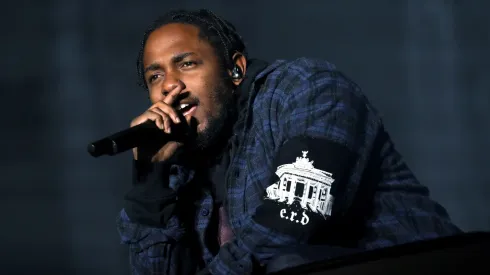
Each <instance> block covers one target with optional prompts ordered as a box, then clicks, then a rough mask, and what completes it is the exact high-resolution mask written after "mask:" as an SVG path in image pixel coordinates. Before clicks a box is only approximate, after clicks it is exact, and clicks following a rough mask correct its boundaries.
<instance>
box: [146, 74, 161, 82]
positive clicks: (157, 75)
mask: <svg viewBox="0 0 490 275" xmlns="http://www.w3.org/2000/svg"><path fill="white" fill-rule="evenodd" d="M159 76H160V75H159V74H154V75H152V76H150V77H149V78H148V83H152V82H153V81H155V80H156V79H157V78H158V77H159Z"/></svg>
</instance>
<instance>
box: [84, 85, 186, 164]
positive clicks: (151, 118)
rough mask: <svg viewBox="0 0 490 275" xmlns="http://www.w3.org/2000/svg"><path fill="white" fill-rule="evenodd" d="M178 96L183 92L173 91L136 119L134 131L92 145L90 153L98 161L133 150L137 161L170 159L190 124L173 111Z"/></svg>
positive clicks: (133, 123) (180, 144)
mask: <svg viewBox="0 0 490 275" xmlns="http://www.w3.org/2000/svg"><path fill="white" fill-rule="evenodd" d="M179 94H180V89H174V90H173V91H172V92H170V93H169V94H168V95H166V96H165V98H164V100H163V101H159V102H157V103H155V104H153V105H152V106H151V107H150V108H148V110H146V111H145V112H144V113H143V114H141V115H140V116H138V117H136V118H135V119H133V121H132V122H131V124H130V126H131V128H129V129H126V130H123V131H121V132H118V133H115V134H113V135H111V136H108V137H106V138H103V139H101V140H98V141H96V142H93V143H91V144H89V148H88V151H89V153H90V154H91V155H92V156H94V157H98V156H100V155H115V154H118V153H121V152H124V151H127V150H129V149H133V156H134V159H145V160H151V161H152V162H159V161H165V160H167V159H169V158H170V157H171V156H173V155H174V153H175V152H176V151H177V149H178V148H180V147H181V146H182V145H183V143H182V141H183V140H184V137H185V136H187V135H188V134H189V123H190V121H189V122H188V121H185V117H183V116H182V115H181V114H180V113H179V112H177V111H176V110H175V109H174V108H173V107H172V105H173V104H174V102H175V101H176V99H177V97H178V95H179Z"/></svg>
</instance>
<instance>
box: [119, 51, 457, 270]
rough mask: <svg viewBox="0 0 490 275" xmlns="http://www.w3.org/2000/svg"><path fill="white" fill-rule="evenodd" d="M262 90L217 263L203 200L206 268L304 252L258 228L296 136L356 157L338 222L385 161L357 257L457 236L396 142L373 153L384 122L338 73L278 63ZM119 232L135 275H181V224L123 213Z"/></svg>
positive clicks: (243, 140) (246, 133)
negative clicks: (375, 162)
mask: <svg viewBox="0 0 490 275" xmlns="http://www.w3.org/2000/svg"><path fill="white" fill-rule="evenodd" d="M258 82H260V83H261V85H262V86H261V87H260V89H259V91H258V93H257V94H256V95H254V96H251V99H250V104H249V109H248V111H247V112H248V118H249V119H250V123H249V124H247V125H246V127H245V128H244V129H243V132H240V133H235V136H234V138H236V139H238V140H237V141H240V142H239V144H240V145H241V146H240V149H239V150H238V151H237V152H236V154H235V155H234V156H232V160H231V164H230V167H229V169H228V171H227V177H226V179H227V200H226V202H227V204H226V205H225V208H226V211H227V213H228V217H229V223H230V225H231V229H232V230H233V233H234V238H233V239H232V240H231V241H229V242H227V243H226V244H224V245H223V246H221V248H220V250H219V253H218V254H217V255H212V254H211V253H210V251H209V250H208V249H207V247H206V245H205V242H204V239H205V237H204V236H205V234H204V232H205V230H206V228H207V227H208V225H209V222H210V217H211V214H210V213H211V212H212V211H214V209H213V200H212V197H211V194H210V193H209V192H207V193H206V192H205V193H204V195H203V196H202V198H201V200H200V201H199V202H197V203H196V205H197V208H198V209H197V212H196V219H195V229H196V230H197V232H198V233H199V236H200V241H201V244H200V245H201V247H202V257H203V260H204V261H205V262H206V263H207V268H208V270H209V271H210V272H211V273H212V274H250V273H251V272H252V270H253V269H254V266H256V265H257V263H258V264H260V265H267V263H268V262H269V261H270V260H271V259H272V258H273V257H274V256H277V255H280V254H281V253H282V252H283V251H284V249H287V248H288V247H289V248H290V247H291V246H294V245H298V244H299V243H298V242H299V241H298V240H296V239H295V238H294V237H292V236H288V235H284V234H280V233H278V232H275V231H274V230H272V229H270V228H266V227H264V226H262V225H260V224H258V223H256V222H254V220H253V219H252V216H253V214H254V212H255V209H256V208H257V206H259V205H261V203H262V202H263V196H264V190H265V188H267V187H268V186H269V185H270V181H269V178H270V176H271V174H272V173H273V172H274V171H275V167H272V162H273V159H274V156H275V153H276V152H277V151H278V149H279V148H280V146H281V145H282V144H284V142H285V141H287V140H289V139H291V138H294V137H298V136H308V137H319V138H323V139H328V140H330V141H333V142H337V143H339V144H342V145H343V146H345V147H347V148H348V149H349V150H351V151H352V152H355V153H356V155H357V156H358V157H357V159H356V162H355V163H354V164H353V167H352V169H351V171H352V172H351V173H350V176H349V179H348V183H347V186H345V188H344V189H345V191H344V192H343V195H342V196H340V197H339V198H336V201H335V203H336V204H340V205H341V206H342V207H338V208H336V209H337V213H333V214H332V215H344V214H345V213H346V211H347V210H348V209H349V207H350V206H351V205H352V204H353V203H354V201H355V198H356V194H357V190H358V187H359V184H360V182H361V181H362V178H363V175H364V172H365V170H366V169H367V167H369V160H370V157H371V155H373V154H377V155H379V156H380V157H381V160H382V162H381V163H380V164H379V166H380V167H378V168H379V169H381V171H382V178H381V179H380V181H379V182H372V185H373V187H374V188H375V190H376V191H375V192H374V195H373V196H374V209H373V212H372V215H371V216H370V217H369V219H368V220H367V224H366V227H367V230H365V231H364V234H363V236H362V238H361V241H359V242H358V249H361V250H368V249H374V248H379V247H386V246H392V245H396V244H402V243H406V242H413V241H416V240H422V239H428V238H435V237H440V236H446V235H451V234H454V233H459V229H458V228H457V227H456V226H454V225H453V224H452V223H451V221H450V219H449V218H448V215H447V213H446V211H445V210H444V209H443V208H442V207H441V206H440V205H439V204H437V203H436V202H434V201H432V200H431V199H430V198H429V196H428V190H427V188H425V187H424V186H422V185H420V184H419V183H418V181H417V180H416V178H415V177H414V176H413V174H412V173H411V172H410V170H409V169H408V168H407V167H406V165H405V164H404V162H403V160H402V158H401V157H400V155H399V154H398V153H397V152H396V150H395V149H394V148H393V144H392V142H391V141H390V139H389V138H388V139H387V140H386V141H385V142H384V144H382V145H383V146H381V148H380V149H379V150H373V148H374V143H375V140H376V137H377V136H378V134H379V132H380V131H381V130H382V121H381V119H380V117H379V116H378V114H377V112H376V111H375V110H374V109H373V107H372V106H371V105H370V104H369V102H368V101H367V99H366V98H365V96H364V95H363V94H362V92H361V90H360V89H359V88H358V87H357V86H356V85H355V84H354V83H353V82H351V81H350V80H348V79H347V78H346V77H344V76H343V75H342V74H341V73H340V72H338V71H337V70H336V68H335V67H334V65H332V64H330V63H328V62H325V61H321V60H313V59H306V58H301V59H297V60H294V61H290V62H288V61H276V62H275V63H273V64H271V65H270V66H269V67H268V68H266V69H265V70H264V71H263V72H261V73H260V74H259V75H258V76H257V77H256V83H258ZM118 228H119V232H120V235H121V237H122V241H123V243H126V244H129V246H130V248H131V252H130V253H131V255H130V258H131V265H132V268H133V274H177V272H178V271H177V270H178V268H177V265H178V261H177V260H176V258H175V256H174V255H172V247H174V246H175V243H176V242H178V240H179V238H180V237H181V235H182V234H183V232H182V231H181V230H180V228H179V225H178V221H174V220H171V222H170V223H169V224H168V225H167V226H166V227H165V228H148V227H145V226H144V225H140V224H134V223H131V221H130V220H129V219H128V217H127V215H125V212H124V209H123V210H122V211H121V214H120V216H119V219H118ZM298 253H299V252H298ZM321 254H324V255H325V256H328V255H329V254H331V255H332V256H333V254H334V252H333V250H330V248H329V247H327V246H325V248H324V249H323V250H322V251H321ZM299 256H301V255H299ZM289 264H290V263H289ZM286 267H288V262H287V261H285V262H284V266H283V268H286Z"/></svg>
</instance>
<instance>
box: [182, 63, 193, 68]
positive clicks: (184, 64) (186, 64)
mask: <svg viewBox="0 0 490 275" xmlns="http://www.w3.org/2000/svg"><path fill="white" fill-rule="evenodd" d="M194 65H196V62H194V61H185V62H182V65H181V67H182V68H190V67H193V66H194Z"/></svg>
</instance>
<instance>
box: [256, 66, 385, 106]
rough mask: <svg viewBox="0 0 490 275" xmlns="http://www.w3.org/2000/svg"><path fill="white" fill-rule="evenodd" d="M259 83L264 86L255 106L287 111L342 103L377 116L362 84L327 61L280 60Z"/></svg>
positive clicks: (263, 73)
mask: <svg viewBox="0 0 490 275" xmlns="http://www.w3.org/2000/svg"><path fill="white" fill-rule="evenodd" d="M255 82H256V83H258V85H261V87H260V89H259V94H258V95H257V97H256V100H255V102H254V103H255V104H254V105H255V106H258V105H262V106H263V105H267V106H271V107H275V106H277V107H278V108H279V107H282V108H286V107H287V106H289V107H293V106H296V107H301V106H304V107H306V106H305V105H311V104H314V103H315V104H334V103H339V102H342V104H343V105H345V104H346V105H350V106H351V107H353V108H355V109H366V111H369V112H372V113H373V114H376V113H377V111H376V110H375V108H374V107H373V106H372V105H371V104H370V103H369V100H368V99H367V97H366V96H365V94H364V93H363V91H362V90H361V88H360V87H359V85H357V84H356V83H355V82H354V81H352V80H351V79H349V78H348V77H347V76H346V75H345V74H344V73H343V72H341V71H340V70H339V69H337V67H336V66H335V65H334V64H332V63H330V62H329V61H326V60H322V59H313V58H304V57H303V58H298V59H295V60H291V61H286V60H277V61H275V62H273V63H272V64H271V65H269V66H268V67H267V68H266V69H264V70H263V71H262V72H261V73H260V74H258V75H257V77H256V80H255Z"/></svg>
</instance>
